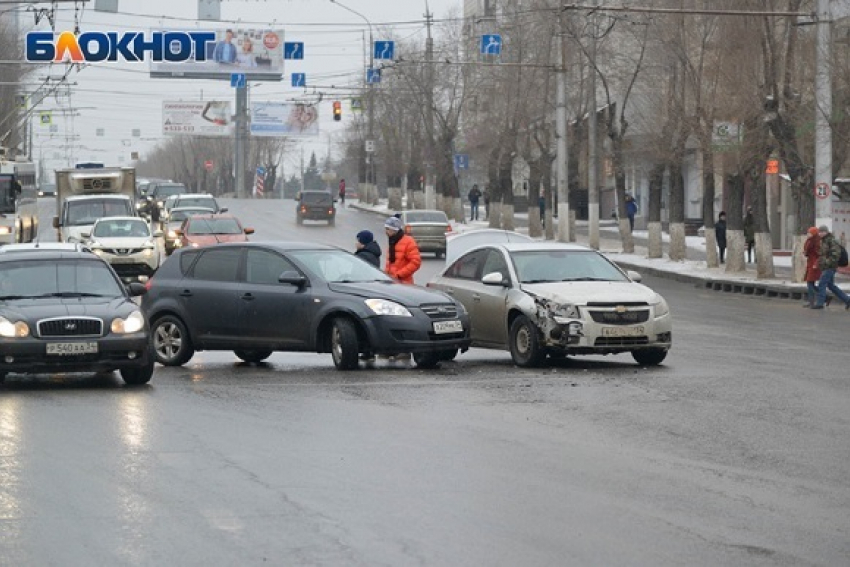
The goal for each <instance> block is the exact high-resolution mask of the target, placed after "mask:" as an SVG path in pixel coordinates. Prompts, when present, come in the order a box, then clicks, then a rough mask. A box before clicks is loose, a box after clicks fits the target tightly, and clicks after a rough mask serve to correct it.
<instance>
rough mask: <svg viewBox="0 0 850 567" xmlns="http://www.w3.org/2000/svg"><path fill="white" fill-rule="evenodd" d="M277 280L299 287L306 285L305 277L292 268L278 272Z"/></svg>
mask: <svg viewBox="0 0 850 567" xmlns="http://www.w3.org/2000/svg"><path fill="white" fill-rule="evenodd" d="M277 281H279V282H280V283H284V284H289V285H294V286H295V287H297V288H299V289H300V288H302V287H304V286H305V285H307V278H305V277H304V276H302V275H301V274H299V273H298V272H296V271H293V270H288V271H286V272H283V273H282V274H280V276H278V278H277Z"/></svg>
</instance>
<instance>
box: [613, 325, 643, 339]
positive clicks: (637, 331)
mask: <svg viewBox="0 0 850 567" xmlns="http://www.w3.org/2000/svg"><path fill="white" fill-rule="evenodd" d="M644 335H646V329H644V327H643V325H640V326H637V327H602V336H603V337H642V336H644Z"/></svg>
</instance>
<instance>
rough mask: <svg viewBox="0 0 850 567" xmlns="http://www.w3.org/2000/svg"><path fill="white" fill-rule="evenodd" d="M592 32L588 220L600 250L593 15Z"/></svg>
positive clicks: (594, 245)
mask: <svg viewBox="0 0 850 567" xmlns="http://www.w3.org/2000/svg"><path fill="white" fill-rule="evenodd" d="M592 18H593V32H592V33H591V34H590V50H589V63H590V69H589V71H588V72H589V77H588V81H587V83H588V89H589V90H590V92H588V99H589V101H588V105H589V106H590V110H589V112H588V117H587V121H588V122H587V161H588V163H587V220H588V235H589V244H590V247H591V248H593V249H594V250H599V178H598V175H599V155H598V152H597V149H598V145H597V136H596V132H597V123H596V18H595V17H593V16H592Z"/></svg>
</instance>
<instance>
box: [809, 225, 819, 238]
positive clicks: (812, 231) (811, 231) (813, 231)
mask: <svg viewBox="0 0 850 567" xmlns="http://www.w3.org/2000/svg"><path fill="white" fill-rule="evenodd" d="M808 232H809V234H811V235H812V236H817V234H818V227H816V226H813V227H810V228H809V231H808Z"/></svg>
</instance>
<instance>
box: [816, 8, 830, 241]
mask: <svg viewBox="0 0 850 567" xmlns="http://www.w3.org/2000/svg"><path fill="white" fill-rule="evenodd" d="M817 10H818V11H817V18H818V19H817V22H818V23H817V26H818V28H817V54H816V59H817V71H816V72H815V184H816V186H818V187H819V186H822V185H824V184H825V185H826V187H827V188H828V189H832V125H831V124H830V120H831V119H832V78H831V76H830V42H831V40H832V37H831V35H832V34H831V33H830V26H831V25H832V12H831V10H830V0H818V6H817ZM814 199H815V225H816V226H823V225H826V226H828V227H830V229H832V197H831V196H826V197H825V198H824V196H823V195H818V196H815V197H814Z"/></svg>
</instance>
